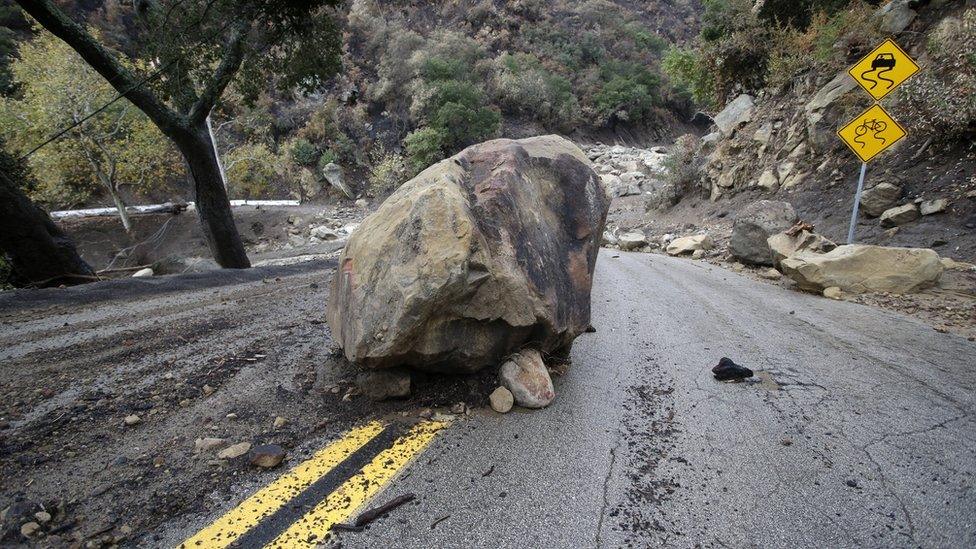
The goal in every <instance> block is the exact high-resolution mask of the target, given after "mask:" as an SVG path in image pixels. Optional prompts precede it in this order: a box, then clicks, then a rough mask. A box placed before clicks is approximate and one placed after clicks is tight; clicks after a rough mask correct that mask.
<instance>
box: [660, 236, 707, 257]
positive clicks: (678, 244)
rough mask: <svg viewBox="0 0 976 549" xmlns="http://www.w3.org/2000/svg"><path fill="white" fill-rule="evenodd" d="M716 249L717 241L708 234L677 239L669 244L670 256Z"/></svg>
mask: <svg viewBox="0 0 976 549" xmlns="http://www.w3.org/2000/svg"><path fill="white" fill-rule="evenodd" d="M714 247H715V241H713V240H712V237H710V236H708V235H707V234H696V235H693V236H683V237H681V238H675V239H674V240H672V241H671V243H670V244H668V247H667V252H668V255H681V254H690V253H694V252H695V251H696V250H706V251H707V250H711V249H712V248H714Z"/></svg>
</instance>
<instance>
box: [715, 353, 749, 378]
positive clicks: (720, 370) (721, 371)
mask: <svg viewBox="0 0 976 549" xmlns="http://www.w3.org/2000/svg"><path fill="white" fill-rule="evenodd" d="M712 374H713V375H714V376H715V379H717V380H719V381H737V380H742V379H746V378H747V377H752V370H750V369H749V368H746V367H745V366H740V365H738V364H736V363H735V362H733V361H732V359H731V358H728V357H722V359H721V360H719V361H718V365H717V366H715V367H714V368H712Z"/></svg>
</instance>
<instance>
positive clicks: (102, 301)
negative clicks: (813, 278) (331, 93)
mask: <svg viewBox="0 0 976 549" xmlns="http://www.w3.org/2000/svg"><path fill="white" fill-rule="evenodd" d="M334 267H335V265H334V262H319V263H307V264H302V265H295V266H291V267H282V268H263V269H262V268H259V269H252V270H250V271H244V272H239V273H237V272H219V273H213V274H202V275H192V276H182V277H163V278H154V279H131V280H124V281H112V282H108V283H99V284H97V285H92V286H89V287H84V288H81V289H68V290H45V291H42V292H38V293H14V292H12V293H10V294H9V295H7V296H5V297H4V300H0V305H2V307H0V328H2V330H0V343H2V345H0V396H3V398H0V416H2V417H0V419H2V420H4V422H6V426H5V427H0V480H2V483H0V507H2V506H3V505H6V502H8V501H11V500H16V499H17V498H27V499H29V500H32V501H41V502H47V501H53V502H55V503H56V506H57V508H58V509H59V510H58V511H57V512H56V513H55V518H54V520H53V521H52V524H53V525H57V526H52V527H51V530H52V532H51V534H49V535H48V537H46V538H44V540H43V543H42V544H43V545H46V546H52V547H60V546H65V547H67V546H70V544H71V543H72V542H73V541H72V540H81V541H82V542H85V540H90V539H98V538H99V537H101V536H110V537H111V536H115V537H114V538H113V539H114V541H113V542H114V543H119V544H120V545H123V546H137V547H162V546H173V545H175V544H178V543H179V542H180V541H181V540H183V539H185V538H186V537H187V536H189V535H191V534H192V533H194V532H196V531H197V530H198V529H199V528H201V527H202V526H204V525H206V524H208V523H209V522H210V521H212V520H214V519H215V518H216V517H218V516H220V515H221V514H222V513H223V512H225V511H227V510H228V509H229V508H231V507H233V506H234V505H236V504H237V503H238V502H239V501H240V500H241V499H243V498H244V497H246V496H247V495H249V494H251V493H253V492H254V491H255V490H257V489H258V488H259V487H261V486H263V485H265V484H267V483H268V482H270V481H271V480H273V479H274V478H276V477H277V476H278V475H280V474H281V469H278V470H274V471H267V472H264V471H255V470H254V469H253V468H250V467H249V466H248V465H247V464H246V463H243V462H238V461H231V462H229V463H227V462H219V461H214V460H213V459H212V456H211V457H209V458H208V457H207V456H204V455H195V454H194V453H193V452H192V448H193V445H194V439H196V438H198V437H205V436H217V437H226V438H228V439H229V440H231V441H239V440H248V441H253V442H255V443H276V444H280V445H282V446H283V447H285V449H286V450H287V451H288V454H289V462H288V464H289V466H292V465H294V464H297V463H299V462H301V461H302V460H304V459H307V458H308V457H309V456H310V455H311V453H312V452H314V451H315V450H317V449H319V448H321V447H323V445H325V444H327V443H328V442H329V441H331V440H334V439H335V437H336V436H338V435H339V434H340V433H342V432H344V431H345V430H347V429H349V428H351V427H353V426H356V425H361V424H362V423H363V422H364V421H369V420H372V419H384V418H400V417H402V416H413V417H416V416H417V415H419V414H420V411H421V410H422V409H423V408H426V407H435V408H437V407H445V406H447V407H449V406H450V405H451V404H452V403H454V402H457V401H460V400H463V401H465V402H467V403H468V404H469V405H471V406H473V407H474V408H475V409H474V410H473V412H472V414H471V415H469V416H465V417H464V418H460V419H458V420H457V421H455V422H454V424H453V425H452V426H451V427H450V428H448V429H446V430H445V431H443V432H442V434H440V435H438V437H437V438H436V439H435V441H434V443H433V444H432V446H431V447H430V448H428V449H427V451H426V452H425V453H423V454H422V455H421V456H420V458H419V460H418V461H417V462H416V463H414V464H413V465H412V466H411V467H409V468H408V469H407V471H406V473H405V475H404V476H403V477H401V478H399V479H397V480H396V481H394V482H393V483H392V485H391V486H390V487H389V488H388V489H387V490H386V491H385V492H383V493H382V494H380V495H379V496H378V497H376V498H375V499H374V500H373V502H371V504H370V505H377V504H380V503H383V502H385V501H388V500H390V499H392V498H393V497H395V496H397V495H400V494H404V493H408V492H412V493H415V494H416V495H417V500H416V501H414V502H412V503H409V504H407V505H404V506H402V507H400V508H398V509H397V510H396V511H394V512H393V513H391V514H390V515H389V516H386V517H383V518H380V519H379V520H377V521H375V522H374V523H372V524H371V525H370V526H369V527H368V528H367V529H366V530H365V531H364V532H342V533H339V534H337V535H336V536H334V537H333V538H332V539H331V540H330V541H329V542H328V544H329V545H330V546H341V547H410V548H426V547H442V548H454V547H457V548H461V547H465V548H467V547H492V548H506V547H512V548H514V547H559V548H562V547H566V548H570V547H572V548H576V547H601V548H611V547H653V546H668V547H725V546H728V547H973V546H976V488H974V485H976V482H974V471H976V421H974V418H973V413H972V412H973V408H974V401H976V343H973V342H970V341H967V340H966V339H964V338H962V337H959V336H955V335H951V334H941V333H938V332H936V331H934V330H933V329H932V328H931V327H929V326H927V325H924V324H921V323H919V322H917V321H915V320H913V319H911V318H909V317H906V316H901V315H898V314H895V313H891V312H886V311H882V310H879V309H875V308H871V307H867V306H863V305H857V304H853V303H847V302H838V301H832V300H828V299H824V298H821V297H818V296H813V295H808V294H802V293H798V292H794V291H790V290H787V289H783V288H780V287H777V286H773V285H770V284H765V283H762V282H757V281H755V280H752V279H750V278H747V277H746V276H742V275H739V274H736V273H733V272H731V271H727V270H724V269H722V268H720V267H716V266H712V265H709V264H707V263H703V262H695V261H690V260H685V259H675V258H669V257H664V256H659V255H650V254H628V253H622V252H615V251H612V250H602V251H601V255H600V259H599V263H598V266H597V273H596V279H595V285H594V289H593V325H594V327H595V328H596V330H597V331H596V332H595V333H591V334H584V335H583V336H581V337H580V338H579V339H578V340H577V342H576V345H575V347H574V350H573V355H572V357H573V365H572V366H571V367H570V368H569V370H568V372H567V373H566V374H565V375H564V376H562V377H558V378H556V379H555V385H556V391H557V397H556V401H555V402H554V403H553V405H552V406H550V407H549V408H547V409H545V410H540V411H532V412H530V411H521V410H516V411H513V412H511V413H509V414H507V415H504V416H503V415H499V414H496V413H494V412H492V411H491V410H490V409H489V408H487V399H486V395H487V393H488V392H490V390H491V389H492V388H493V386H494V380H493V379H492V375H491V373H490V372H486V373H483V374H482V375H479V376H475V377H473V378H444V377H436V378H435V377H431V376H427V377H423V376H419V377H415V380H414V382H415V383H414V385H415V389H414V395H413V396H412V397H411V398H410V399H408V400H404V401H392V402H386V403H381V404H378V405H377V404H370V403H369V402H368V401H366V400H365V399H364V398H354V399H352V400H351V401H346V400H344V399H343V395H344V394H345V393H346V392H347V391H348V390H350V389H351V388H352V387H353V382H352V380H353V379H354V378H355V376H356V375H357V373H358V372H357V371H356V370H355V369H354V368H352V367H350V366H349V365H348V364H343V361H342V360H341V359H339V358H337V354H336V353H335V352H334V350H333V349H332V348H331V345H332V342H331V339H330V338H329V336H328V330H327V327H326V326H325V325H324V324H323V322H322V318H323V317H324V305H325V300H326V299H327V293H328V292H327V287H328V279H329V277H330V276H331V272H332V270H333V269H334ZM974 322H976V319H974ZM723 356H728V357H730V358H732V359H734V360H735V361H736V362H739V363H741V364H744V365H746V366H749V367H750V368H752V369H753V370H755V371H756V373H757V375H756V377H755V378H754V379H753V380H751V381H749V382H745V383H720V382H716V381H714V380H713V379H712V376H711V373H710V369H711V367H712V366H713V365H714V364H716V363H717V362H718V360H719V358H721V357H723ZM208 386H209V391H210V392H208ZM132 413H138V414H140V415H141V416H142V418H143V421H142V423H140V424H139V425H138V426H136V427H134V428H128V427H125V426H124V425H123V424H122V419H123V418H124V417H125V416H127V415H128V414H132ZM277 415H281V416H284V417H286V418H288V423H287V425H286V426H285V427H283V428H281V429H274V428H272V425H271V423H272V420H273V419H274V418H275V416H277ZM231 416H233V419H232V418H231ZM59 501H60V503H57V502H59ZM62 525H63V526H62ZM123 526H126V527H128V531H130V532H131V534H125V533H123V532H122V530H123ZM55 528H57V529H58V532H59V533H58V535H57V536H55V535H54V529H55ZM55 537H58V538H60V539H59V540H58V541H59V542H60V543H55V542H54V541H55V540H54V538H55ZM7 539H8V541H9V540H11V539H15V538H7ZM0 545H2V543H0Z"/></svg>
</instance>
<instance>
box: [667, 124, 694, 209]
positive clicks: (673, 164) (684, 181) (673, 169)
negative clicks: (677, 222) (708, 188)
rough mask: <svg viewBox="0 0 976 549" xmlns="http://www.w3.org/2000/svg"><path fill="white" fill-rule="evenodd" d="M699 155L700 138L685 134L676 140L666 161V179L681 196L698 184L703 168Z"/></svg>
mask: <svg viewBox="0 0 976 549" xmlns="http://www.w3.org/2000/svg"><path fill="white" fill-rule="evenodd" d="M697 155H698V138H697V137H695V136H694V135H691V134H685V135H682V136H681V137H679V138H678V139H676V140H675V142H674V147H673V148H672V149H671V153H670V154H669V155H668V156H667V158H665V159H664V168H665V170H666V171H665V174H664V179H665V181H667V182H668V183H671V184H673V185H674V186H675V189H677V191H678V195H679V196H683V195H685V194H687V193H688V192H689V191H691V190H693V189H694V188H695V186H696V185H697V184H698V180H699V178H700V177H701V166H700V161H699V159H698V156H697Z"/></svg>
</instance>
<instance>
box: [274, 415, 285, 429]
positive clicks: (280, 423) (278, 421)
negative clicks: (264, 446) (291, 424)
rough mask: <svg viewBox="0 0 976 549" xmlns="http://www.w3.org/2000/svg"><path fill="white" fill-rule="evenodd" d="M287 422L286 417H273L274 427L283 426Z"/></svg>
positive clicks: (279, 427)
mask: <svg viewBox="0 0 976 549" xmlns="http://www.w3.org/2000/svg"><path fill="white" fill-rule="evenodd" d="M287 423H288V420H287V419H285V418H283V417H281V416H278V417H276V418H275V419H274V428H275V429H281V428H282V427H284V426H285V425H286V424H287Z"/></svg>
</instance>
